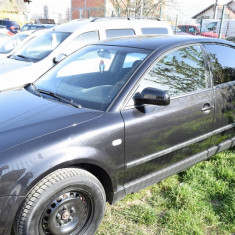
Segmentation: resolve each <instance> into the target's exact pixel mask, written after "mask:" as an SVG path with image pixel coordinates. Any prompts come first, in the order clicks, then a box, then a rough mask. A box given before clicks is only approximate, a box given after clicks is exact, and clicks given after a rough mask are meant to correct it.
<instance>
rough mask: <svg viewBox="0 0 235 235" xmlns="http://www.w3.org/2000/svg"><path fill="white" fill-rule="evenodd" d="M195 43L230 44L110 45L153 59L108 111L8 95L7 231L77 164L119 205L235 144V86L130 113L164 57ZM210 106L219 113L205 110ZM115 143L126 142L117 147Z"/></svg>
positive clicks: (159, 41) (1, 158) (3, 167)
mask: <svg viewBox="0 0 235 235" xmlns="http://www.w3.org/2000/svg"><path fill="white" fill-rule="evenodd" d="M130 43H131V44H130ZM194 43H223V42H222V41H218V40H213V39H203V38H189V37H186V38H181V37H169V38H167V37H166V38H163V37H160V38H148V37H147V38H137V39H121V40H112V41H108V42H107V43H106V44H107V45H119V46H130V45H131V46H132V47H139V48H144V49H150V50H153V53H152V54H151V55H150V56H149V57H148V59H147V60H146V61H145V62H144V63H143V64H142V65H141V66H140V67H139V68H138V69H137V70H136V72H135V73H134V74H133V76H132V77H131V79H130V80H129V82H128V83H127V84H126V86H125V87H124V88H122V90H121V91H120V92H119V94H118V96H117V97H116V99H115V100H114V102H113V103H112V104H111V105H110V107H109V108H108V109H107V110H106V111H105V112H101V111H96V110H89V109H77V108H74V107H72V106H69V105H65V104H61V103H57V102H52V101H51V100H45V99H41V98H39V97H37V96H35V95H33V94H31V93H29V92H28V91H27V90H26V89H24V88H22V89H18V90H14V91H13V90H12V91H8V92H4V93H1V94H0V113H1V115H0V127H1V128H0V138H1V141H0V177H1V180H0V208H1V211H0V233H1V234H6V235H7V234H10V228H11V226H12V223H13V220H14V217H15V213H16V211H17V209H18V208H19V205H20V203H21V202H22V200H23V199H24V196H25V195H26V194H27V193H28V192H29V190H30V189H32V187H33V186H34V185H35V184H36V183H37V182H39V181H40V179H42V178H43V177H44V176H45V175H47V174H49V173H50V172H52V171H54V170H56V169H59V168H63V167H68V166H77V167H81V168H84V169H87V170H88V171H89V170H90V171H91V172H92V173H93V174H95V175H96V176H97V178H98V179H100V180H101V182H102V183H103V185H104V187H105V189H106V193H107V198H108V199H109V202H110V203H114V202H115V201H117V200H119V199H121V198H122V197H124V195H125V193H130V192H134V191H136V190H139V189H141V188H143V187H145V186H148V185H151V184H152V183H155V182H158V181H160V180H161V179H163V178H165V177H168V176H169V175H172V174H174V173H177V172H179V171H180V170H183V169H185V168H187V167H190V166H191V165H193V164H195V163H197V162H199V161H201V160H204V159H206V158H208V157H209V156H211V155H212V154H215V153H217V152H219V151H221V150H224V149H227V148H229V147H232V146H234V145H235V138H234V132H235V124H234V116H232V118H233V119H229V118H227V115H225V113H226V112H229V111H231V103H234V100H235V95H234V82H232V83H231V84H229V86H226V85H224V86H223V87H216V88H212V87H209V88H208V89H206V90H203V91H200V92H196V93H194V94H188V95H184V96H181V97H178V98H174V99H172V100H171V103H170V105H168V106H154V105H144V106H141V107H129V108H126V104H127V101H128V100H129V99H130V96H132V95H134V92H133V88H134V87H135V84H136V82H137V81H139V79H140V78H141V77H142V75H143V74H144V73H145V71H146V69H148V68H149V67H150V66H151V65H152V64H153V62H154V61H155V60H156V59H157V58H158V57H159V56H160V55H162V54H163V53H165V52H167V51H169V50H171V49H172V48H175V47H177V46H182V45H185V44H194ZM230 45H231V46H233V47H234V44H232V43H231V44H230ZM224 94H226V95H224ZM214 97H215V98H214ZM208 103H209V104H211V105H212V106H214V107H215V109H212V110H209V112H207V111H206V113H205V112H202V111H201V110H202V108H203V107H204V105H205V104H208ZM232 110H233V112H234V109H232ZM215 113H216V118H215V121H214V114H215ZM233 114H234V113H233ZM217 117H221V118H220V121H216V120H218V119H217ZM193 127H195V128H193ZM224 131H226V133H228V134H226V135H225V136H224V135H223V137H224V138H223V139H220V142H214V141H211V138H215V137H216V134H218V135H221V133H222V134H223V133H225V132H224ZM114 140H121V144H119V145H117V146H116V145H115V146H114V145H113V141H114ZM215 144H217V145H216V146H214V145H215ZM208 147H210V148H209V149H208ZM6 212H7V213H6Z"/></svg>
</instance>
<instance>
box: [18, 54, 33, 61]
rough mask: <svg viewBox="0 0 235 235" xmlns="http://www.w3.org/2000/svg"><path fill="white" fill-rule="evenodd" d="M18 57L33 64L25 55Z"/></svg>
mask: <svg viewBox="0 0 235 235" xmlns="http://www.w3.org/2000/svg"><path fill="white" fill-rule="evenodd" d="M16 56H17V57H20V58H23V59H24V60H26V61H28V62H32V60H30V59H29V58H28V57H26V56H24V55H16Z"/></svg>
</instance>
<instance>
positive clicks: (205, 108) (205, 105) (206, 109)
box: [201, 104, 214, 113]
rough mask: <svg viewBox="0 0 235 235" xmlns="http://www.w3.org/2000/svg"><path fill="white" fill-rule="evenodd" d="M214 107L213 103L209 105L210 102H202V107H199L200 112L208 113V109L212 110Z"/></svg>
mask: <svg viewBox="0 0 235 235" xmlns="http://www.w3.org/2000/svg"><path fill="white" fill-rule="evenodd" d="M213 108H214V106H213V105H210V104H204V105H203V108H202V109H201V111H202V112H204V113H205V112H206V113H209V112H210V110H212V109H213Z"/></svg>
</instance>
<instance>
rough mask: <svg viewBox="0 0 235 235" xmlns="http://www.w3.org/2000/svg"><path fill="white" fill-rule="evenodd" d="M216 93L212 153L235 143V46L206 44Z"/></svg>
mask: <svg viewBox="0 0 235 235" xmlns="http://www.w3.org/2000/svg"><path fill="white" fill-rule="evenodd" d="M205 49H206V51H207V53H208V55H209V58H210V61H211V68H212V74H213V85H214V94H215V123H214V130H213V131H214V136H213V139H212V142H211V146H212V147H213V146H214V148H212V149H211V152H210V155H212V154H214V153H216V152H220V151H223V150H225V149H227V148H228V147H232V145H235V59H234V58H235V47H232V46H229V45H226V44H205Z"/></svg>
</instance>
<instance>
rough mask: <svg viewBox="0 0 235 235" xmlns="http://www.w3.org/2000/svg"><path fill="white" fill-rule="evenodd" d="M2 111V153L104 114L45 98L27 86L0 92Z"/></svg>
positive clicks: (0, 107)
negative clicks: (26, 88) (26, 87)
mask: <svg viewBox="0 0 235 235" xmlns="http://www.w3.org/2000/svg"><path fill="white" fill-rule="evenodd" d="M0 113H1V115H0V140H1V141H0V152H2V151H4V150H6V149H9V148H11V147H14V146H16V145H19V144H22V143H24V142H27V141H30V140H32V139H35V138H37V137H40V136H43V135H46V134H49V133H51V132H55V131H59V130H61V129H64V128H66V127H70V126H72V125H75V124H79V123H82V122H86V121H89V120H91V119H94V118H97V117H99V116H100V115H102V114H103V112H101V111H95V110H89V109H85V108H75V107H73V106H70V105H66V104H62V103H57V102H53V101H51V100H46V99H43V98H41V97H38V96H36V95H33V94H31V93H30V92H28V91H27V90H25V89H24V88H22V89H18V90H10V91H6V92H1V93H0Z"/></svg>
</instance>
